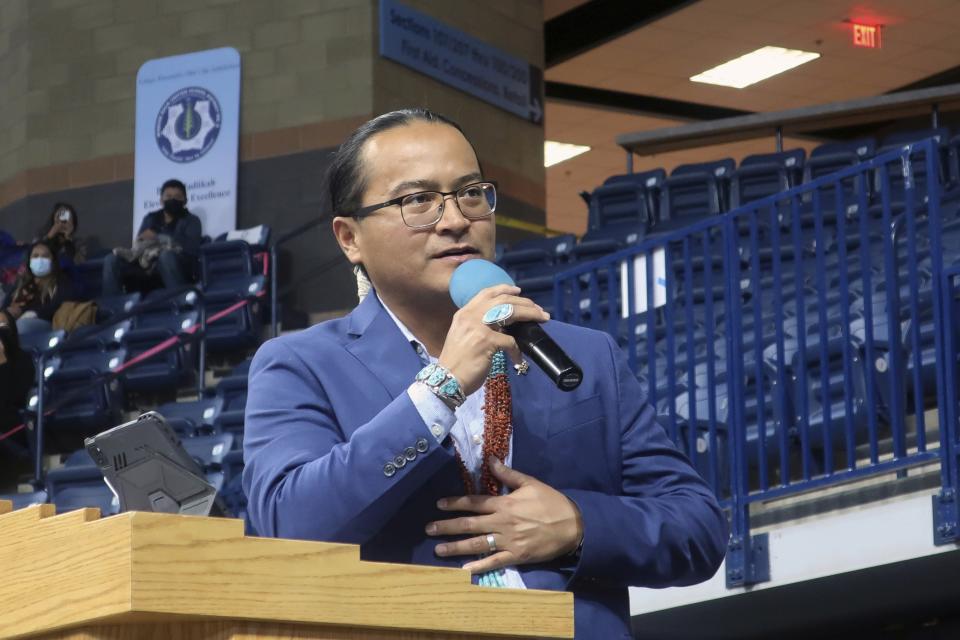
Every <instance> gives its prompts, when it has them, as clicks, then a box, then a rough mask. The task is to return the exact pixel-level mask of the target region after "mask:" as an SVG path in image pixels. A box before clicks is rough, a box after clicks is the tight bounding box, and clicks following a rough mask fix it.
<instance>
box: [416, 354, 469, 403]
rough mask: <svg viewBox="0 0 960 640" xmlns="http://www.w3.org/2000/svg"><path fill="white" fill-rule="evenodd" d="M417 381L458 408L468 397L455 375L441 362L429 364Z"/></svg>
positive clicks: (421, 371)
mask: <svg viewBox="0 0 960 640" xmlns="http://www.w3.org/2000/svg"><path fill="white" fill-rule="evenodd" d="M417 382H420V383H423V384H424V385H425V386H426V387H427V388H428V389H430V391H432V392H433V393H434V394H435V395H436V396H437V397H438V398H440V399H441V400H443V401H444V402H446V403H447V404H448V405H452V408H454V409H456V408H457V407H459V406H460V405H462V404H463V403H464V402H466V400H467V397H466V396H465V395H463V389H462V388H461V387H460V383H459V382H457V379H456V378H454V377H453V374H452V373H450V370H449V369H447V368H446V367H443V366H441V365H439V364H428V365H427V366H425V367H424V368H423V369H421V370H420V373H418V374H417Z"/></svg>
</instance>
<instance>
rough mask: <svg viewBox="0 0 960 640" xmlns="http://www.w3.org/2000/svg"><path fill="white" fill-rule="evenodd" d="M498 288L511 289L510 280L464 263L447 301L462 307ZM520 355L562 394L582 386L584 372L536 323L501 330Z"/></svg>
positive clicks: (486, 265)
mask: <svg viewBox="0 0 960 640" xmlns="http://www.w3.org/2000/svg"><path fill="white" fill-rule="evenodd" d="M498 284H509V285H514V284H515V283H514V281H513V278H511V277H510V275H509V274H508V273H507V272H506V271H504V270H503V269H501V268H500V267H498V266H497V265H495V264H493V263H492V262H489V261H487V260H480V259H473V260H467V261H466V262H464V263H463V264H461V265H460V266H459V267H457V268H456V270H455V271H454V272H453V277H452V278H450V297H451V298H453V302H454V303H455V304H456V305H457V307H463V306H464V305H465V304H467V303H468V302H470V300H471V299H473V296H475V295H477V294H478V293H479V292H480V291H482V290H484V289H487V288H489V287H493V286H495V285H498ZM503 331H504V333H506V334H507V335H509V336H512V337H513V339H514V340H516V341H517V346H518V347H520V351H521V352H522V353H523V354H524V355H526V356H527V357H529V358H530V359H531V360H532V361H533V363H534V364H536V365H537V366H538V367H540V369H541V370H543V372H544V373H545V374H547V377H548V378H550V379H551V380H553V383H554V384H555V385H557V388H558V389H560V390H561V391H573V390H574V389H576V388H577V387H578V386H580V383H581V382H583V370H582V369H581V368H580V366H579V365H578V364H577V363H576V362H574V361H573V360H571V359H570V357H569V356H568V355H567V354H566V353H564V351H563V349H561V348H560V345H558V344H557V343H556V342H554V341H553V338H551V337H550V336H549V335H548V334H547V332H546V331H544V330H543V327H542V326H540V323H538V322H514V323H513V324H510V325H507V326H506V327H504V329H503Z"/></svg>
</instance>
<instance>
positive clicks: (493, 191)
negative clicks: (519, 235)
mask: <svg viewBox="0 0 960 640" xmlns="http://www.w3.org/2000/svg"><path fill="white" fill-rule="evenodd" d="M449 196H454V198H456V200H457V206H458V207H459V208H460V213H461V214H463V217H464V218H467V219H469V220H481V219H483V218H487V217H489V216H490V215H491V214H492V213H493V212H494V211H495V210H496V208H497V183H496V182H492V181H490V182H474V183H473V184H468V185H467V186H465V187H460V188H459V189H457V190H456V191H446V192H444V191H418V192H417V193H410V194H407V195H405V196H400V197H398V198H394V199H393V200H387V201H386V202H381V203H380V204H372V205H370V206H368V207H362V208H360V209H357V210H356V211H354V212H353V213H352V214H350V215H351V217H353V218H362V217H365V216H368V215H370V214H371V213H373V212H374V211H378V210H380V209H383V208H384V207H392V206H393V205H400V217H401V218H403V223H404V224H405V225H407V226H408V227H410V228H411V229H425V228H427V227H432V226H433V225H435V224H437V223H438V222H440V218H442V217H443V210H444V208H445V206H444V205H445V204H446V202H447V198H448V197H449Z"/></svg>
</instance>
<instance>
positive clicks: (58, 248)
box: [37, 202, 86, 269]
mask: <svg viewBox="0 0 960 640" xmlns="http://www.w3.org/2000/svg"><path fill="white" fill-rule="evenodd" d="M79 226H80V218H79V216H78V215H77V210H76V209H75V208H74V206H73V205H72V204H69V203H67V202H57V203H54V205H53V209H52V210H51V211H50V216H49V217H48V218H47V220H46V222H45V223H44V224H43V226H42V227H41V228H40V233H39V234H38V236H37V237H38V239H44V240H48V241H49V242H50V245H51V247H52V248H53V250H54V254H56V256H57V259H58V260H59V262H60V266H61V267H63V268H64V269H70V268H71V267H73V265H74V264H76V263H78V262H83V261H84V259H85V258H86V248H85V245H84V243H83V242H82V241H81V240H80V239H79V238H78V236H77V228H78V227H79Z"/></svg>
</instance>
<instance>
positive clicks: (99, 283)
mask: <svg viewBox="0 0 960 640" xmlns="http://www.w3.org/2000/svg"><path fill="white" fill-rule="evenodd" d="M103 262H104V258H96V259H87V260H85V261H83V262H78V263H76V264H75V265H73V272H74V274H75V275H76V277H77V279H78V280H79V282H80V286H81V288H82V292H81V293H82V295H83V297H84V298H87V299H93V298H99V297H101V294H102V293H103Z"/></svg>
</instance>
